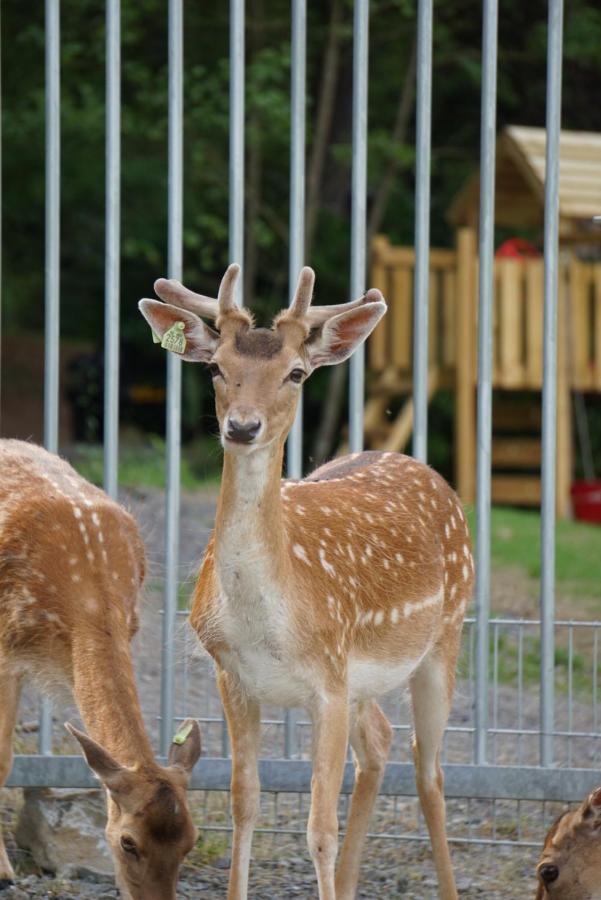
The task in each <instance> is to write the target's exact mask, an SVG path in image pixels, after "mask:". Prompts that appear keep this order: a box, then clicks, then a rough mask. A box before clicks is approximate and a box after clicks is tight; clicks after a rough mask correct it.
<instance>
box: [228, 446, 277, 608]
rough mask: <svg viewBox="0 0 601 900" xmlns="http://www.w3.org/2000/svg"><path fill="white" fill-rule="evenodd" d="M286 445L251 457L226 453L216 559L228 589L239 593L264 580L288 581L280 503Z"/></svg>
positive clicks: (272, 447)
mask: <svg viewBox="0 0 601 900" xmlns="http://www.w3.org/2000/svg"><path fill="white" fill-rule="evenodd" d="M283 452H284V448H283V444H282V445H272V446H269V447H266V448H264V449H261V450H256V451H255V452H254V453H250V454H248V456H241V455H240V456H238V455H235V454H232V453H227V452H226V453H225V456H224V463H223V478H222V481H221V491H220V494H219V501H218V504H217V516H216V521H215V558H216V564H217V570H218V572H219V576H220V579H221V583H222V585H223V587H224V588H225V589H226V591H227V592H228V593H230V592H234V593H238V592H239V591H238V589H237V585H240V587H242V585H241V584H240V581H241V580H242V581H243V582H244V585H245V587H246V589H247V590H249V589H250V590H251V592H252V589H253V583H254V582H255V581H256V584H257V589H260V588H259V584H260V582H261V580H262V579H266V578H267V579H269V580H270V581H271V582H272V583H273V582H274V581H275V582H277V581H280V580H281V579H283V578H284V577H285V572H286V567H287V550H286V536H285V531H284V520H283V509H282V499H281V477H282V458H283Z"/></svg>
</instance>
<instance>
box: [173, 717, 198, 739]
mask: <svg viewBox="0 0 601 900" xmlns="http://www.w3.org/2000/svg"><path fill="white" fill-rule="evenodd" d="M193 727H194V725H193V723H192V722H188V724H187V725H184V727H183V728H180V730H179V731H178V732H177V733H176V734H174V735H173V741H172V743H174V744H183V743H184V741H185V740H186V738H187V737H188V736H189V734H190V732H191V731H192V728H193Z"/></svg>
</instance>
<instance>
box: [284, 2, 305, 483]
mask: <svg viewBox="0 0 601 900" xmlns="http://www.w3.org/2000/svg"><path fill="white" fill-rule="evenodd" d="M290 55H291V59H290V62H291V84H290V89H291V94H290V256H289V266H288V286H289V287H288V290H289V292H290V302H292V298H293V295H294V289H295V287H296V282H297V279H298V275H299V272H300V270H301V268H302V266H303V263H304V258H305V104H306V100H305V85H306V64H307V4H306V0H293V2H292V40H291V54H290ZM286 449H287V470H288V477H289V478H301V477H302V469H303V399H302V395H301V397H300V398H299V404H298V410H297V413H296V418H295V420H294V424H293V425H292V429H291V430H290V434H289V436H288V446H287V448H286Z"/></svg>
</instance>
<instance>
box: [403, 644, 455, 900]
mask: <svg viewBox="0 0 601 900" xmlns="http://www.w3.org/2000/svg"><path fill="white" fill-rule="evenodd" d="M458 644H459V635H452V636H446V637H445V646H444V648H442V647H441V646H439V645H437V646H434V647H433V648H432V650H431V651H430V652H429V653H428V655H427V656H426V657H425V659H424V660H423V661H422V662H421V663H420V665H419V667H418V669H417V671H416V672H415V673H414V674H413V676H412V677H411V682H410V687H411V702H412V706H413V722H414V727H415V735H414V740H413V756H414V760H415V780H416V783H417V792H418V794H419V799H420V803H421V807H422V810H423V813H424V818H425V820H426V824H427V826H428V832H429V834H430V843H431V845H432V854H433V856H434V864H435V866H436V874H437V876H438V886H439V894H440V897H441V898H442V900H456V898H457V889H456V887H455V877H454V875H453V866H452V864H451V856H450V853H449V846H448V843H447V832H446V820H445V798H444V778H443V774H442V769H441V767H440V749H441V746H442V740H443V735H444V730H445V728H446V725H447V720H448V717H449V711H450V708H451V701H452V697H453V686H454V681H455V662H456V659H457V649H458Z"/></svg>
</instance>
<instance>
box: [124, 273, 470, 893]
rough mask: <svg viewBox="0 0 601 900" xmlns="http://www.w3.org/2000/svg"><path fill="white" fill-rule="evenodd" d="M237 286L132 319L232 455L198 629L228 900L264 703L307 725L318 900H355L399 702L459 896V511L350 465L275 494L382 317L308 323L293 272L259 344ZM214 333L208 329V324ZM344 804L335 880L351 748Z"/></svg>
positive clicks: (241, 889)
mask: <svg viewBox="0 0 601 900" xmlns="http://www.w3.org/2000/svg"><path fill="white" fill-rule="evenodd" d="M238 271H239V270H238V267H237V266H230V267H229V269H228V270H227V272H226V275H225V276H224V279H223V281H222V283H221V286H220V289H219V297H218V300H213V299H210V298H208V297H204V296H202V295H199V294H194V293H192V292H191V291H189V290H187V289H186V288H184V287H183V286H182V285H181V284H179V283H178V282H176V281H167V280H164V279H161V280H159V281H157V283H156V285H155V290H156V292H157V294H158V295H159V297H161V298H162V299H163V300H164V301H166V302H164V303H161V302H159V301H157V300H142V301H140V309H141V312H142V314H143V315H144V316H145V318H146V319H147V321H148V322H149V324H150V325H151V327H152V329H153V331H154V332H155V334H156V335H157V336H158V337H159V338H161V339H162V342H163V345H164V346H168V347H169V346H173V344H170V338H169V337H167V339H166V338H165V335H166V334H167V332H169V333H170V335H172V336H173V335H174V334H179V335H180V336H181V337H182V338H183V339H182V340H181V341H180V343H179V346H178V352H180V355H181V357H182V358H183V359H185V360H189V361H197V362H204V363H206V364H207V365H208V367H209V370H210V373H211V375H212V377H213V383H214V387H215V396H216V407H217V417H218V419H219V426H220V431H221V441H222V444H223V448H224V451H225V454H224V465H223V478H222V483H221V491H220V494H219V502H218V506H217V517H216V523H215V532H214V535H213V537H212V538H211V540H210V542H209V545H208V547H207V550H206V554H205V557H204V561H203V564H202V568H201V570H200V574H199V577H198V582H197V585H196V590H195V594H194V602H193V608H192V613H191V623H192V626H193V628H194V629H195V630H196V632H197V634H198V637H199V639H200V641H201V643H202V644H203V645H204V647H205V648H206V649H207V650H208V652H209V653H210V654H211V655H212V656H213V658H214V659H215V662H216V664H217V680H218V685H219V690H220V692H221V698H222V701H223V705H224V708H225V713H226V717H227V722H228V728H229V733H230V739H231V747H232V782H231V792H232V813H233V821H234V837H233V851H232V866H231V873H230V886H229V894H228V897H229V898H230V900H243V898H245V897H246V896H247V889H248V868H249V860H250V849H251V840H252V833H253V828H254V825H255V822H256V819H257V815H258V811H259V792H260V785H259V779H258V774H257V755H258V750H259V724H260V714H259V713H260V703H261V702H269V703H276V704H280V705H282V706H302V707H305V708H306V709H307V710H308V712H309V714H310V717H311V719H312V723H313V777H312V797H311V811H310V815H309V824H308V844H309V850H310V853H311V856H312V858H313V861H314V864H315V869H316V873H317V880H318V885H319V896H320V898H321V900H334V898H336V900H350V898H353V897H354V896H355V894H356V890H357V882H358V878H359V863H360V855H361V849H362V846H363V844H364V841H365V836H366V833H367V827H368V820H369V816H370V813H371V810H372V807H373V805H374V801H375V798H376V795H377V792H378V789H379V786H380V782H381V779H382V775H383V772H384V768H385V765H386V759H387V756H388V752H389V747H390V741H391V726H390V724H389V723H388V721H387V720H386V718H385V717H384V714H383V713H382V711H381V709H380V707H379V706H378V704H377V702H376V698H377V697H379V696H380V695H381V694H384V693H386V692H388V691H390V690H393V689H397V688H399V687H400V686H401V685H404V684H405V683H407V682H408V683H409V686H410V690H411V696H412V702H413V715H414V725H415V738H414V742H413V746H414V754H415V765H416V777H417V786H418V791H419V796H420V800H421V804H422V808H423V811H424V815H425V817H426V821H427V824H428V828H429V832H430V838H431V843H432V850H433V854H434V860H435V864H436V869H437V873H438V879H439V885H440V896H441V897H443V898H445V900H451V898H455V897H456V896H457V893H456V889H455V882H454V877H453V870H452V866H451V860H450V856H449V851H448V846H447V840H446V830H445V803H444V793H443V779H442V772H441V768H440V765H439V753H440V746H441V741H442V737H443V732H444V729H445V726H446V722H447V717H448V714H449V708H450V705H451V698H452V694H453V683H454V675H455V663H456V659H457V653H458V649H459V641H460V634H461V628H462V622H463V617H464V613H465V609H466V606H467V603H468V600H469V598H470V594H471V589H472V581H473V563H472V555H471V551H470V539H469V534H468V529H467V525H466V521H465V518H464V514H463V511H462V509H461V504H460V502H459V500H458V498H457V496H456V495H455V494H454V493H453V491H452V490H451V488H450V487H449V486H448V485H447V484H446V482H445V481H444V480H443V479H442V478H441V477H440V476H439V475H437V474H436V472H434V471H433V470H432V469H430V468H429V467H428V466H426V465H423V464H422V463H419V462H417V461H416V460H414V459H412V458H410V457H408V456H402V455H400V454H396V453H378V452H368V453H355V454H351V455H350V456H347V457H344V458H341V459H336V460H334V461H332V462H330V463H328V464H327V465H324V466H322V467H321V468H319V469H317V471H315V472H313V474H312V475H310V476H309V477H308V478H305V479H303V480H302V481H298V482H295V481H282V480H281V472H282V458H283V450H284V442H285V440H286V436H287V434H288V431H289V429H290V427H291V425H292V422H293V419H294V415H295V411H296V407H297V402H298V396H299V391H300V386H301V385H302V383H303V382H304V381H305V379H306V378H308V376H309V375H310V374H311V372H312V371H313V370H314V369H316V368H317V367H318V366H324V365H334V364H336V363H340V362H342V361H343V360H345V359H347V358H348V357H349V356H350V355H351V353H352V352H353V350H355V349H356V348H357V347H358V346H359V345H360V344H361V343H362V341H364V340H365V338H366V337H367V336H368V335H369V333H370V332H371V331H372V329H373V328H374V326H375V325H376V324H377V322H378V321H379V320H380V318H381V317H382V316H383V315H384V312H385V311H386V304H385V302H384V300H383V297H382V295H381V294H380V292H379V291H376V290H370V291H368V292H367V293H366V294H365V296H363V297H361V298H360V299H358V300H355V301H352V302H350V303H345V304H342V305H339V306H318V307H311V297H312V290H313V282H314V274H313V272H312V270H311V269H308V268H305V269H303V271H302V273H301V276H300V279H299V283H298V287H297V290H296V294H295V297H294V299H293V302H292V304H291V306H290V307H289V308H288V309H287V310H286V311H284V312H281V313H280V314H279V315H278V316H277V318H276V319H275V320H274V322H273V326H272V328H271V329H265V328H255V327H254V326H253V320H252V316H251V315H250V313H249V312H248V311H247V310H245V309H239V308H238V307H237V306H236V305H235V304H234V293H233V292H234V284H235V281H236V278H237V276H238ZM203 318H206V319H210V320H214V322H215V328H216V329H217V330H214V329H213V328H211V327H209V326H208V325H206V324H205V323H204V322H203V321H202V319H203ZM349 740H350V743H351V746H352V749H353V751H354V760H355V786H354V791H353V797H352V803H351V810H350V814H349V818H348V824H347V832H346V837H345V839H344V843H343V846H342V851H341V855H340V859H339V861H338V866H337V868H336V856H337V848H338V821H337V813H336V809H337V799H338V794H339V792H340V787H341V782H342V777H343V770H344V764H345V756H346V749H347V742H348V741H349Z"/></svg>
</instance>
